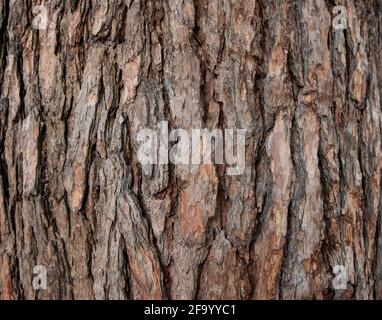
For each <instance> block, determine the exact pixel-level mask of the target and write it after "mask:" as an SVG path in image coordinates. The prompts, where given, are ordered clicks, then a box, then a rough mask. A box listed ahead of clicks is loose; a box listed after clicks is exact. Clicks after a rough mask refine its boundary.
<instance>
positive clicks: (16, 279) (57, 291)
mask: <svg viewBox="0 0 382 320" xmlns="http://www.w3.org/2000/svg"><path fill="white" fill-rule="evenodd" d="M40 4H41V5H44V6H45V7H46V8H47V12H48V26H47V28H46V29H45V30H39V29H36V28H33V19H34V18H35V15H34V13H33V10H32V9H33V6H35V5H40ZM341 4H343V5H345V6H346V8H347V17H348V27H347V29H346V30H336V29H334V28H333V27H332V20H333V13H332V10H333V7H334V6H336V5H341ZM381 10H382V1H381V0H364V1H359V0H343V1H340V0H299V1H297V0H295V1H292V0H241V1H238V0H208V1H207V0H71V1H69V0H68V1H62V0H49V1H48V0H47V1H37V0H36V1H35V0H33V1H31V0H1V2H0V28H1V35H0V81H1V82H0V175H1V179H0V298H1V299H195V298H198V299H253V298H254V299H305V298H307V299H351V298H355V299H381V298H382V230H381V217H382V177H381V173H382V150H381V148H382V141H381V134H382V124H381V121H382V117H381V115H382V110H381V92H382V91H381V90H382V56H381V48H382V19H381ZM160 121H168V122H169V126H170V128H172V129H174V128H184V129H190V128H208V129H210V130H212V129H224V128H246V129H247V135H246V168H245V172H244V174H243V175H238V176H229V175H227V174H226V170H227V167H226V166H225V165H200V166H175V165H172V164H169V165H158V166H153V167H152V170H151V173H150V174H149V175H145V174H143V172H142V166H141V165H140V164H139V163H138V159H137V150H138V148H139V145H138V142H137V141H136V139H135V138H136V136H137V133H138V131H139V130H140V129H142V128H147V127H149V128H156V126H157V124H158V123H159V122H160ZM35 265H43V266H46V267H47V270H48V286H47V289H46V290H34V289H33V287H32V281H33V277H34V275H33V268H34V266H35ZM336 265H343V266H345V268H346V273H347V289H345V290H334V288H333V279H334V277H335V276H336V275H335V273H334V271H333V268H334V266H336Z"/></svg>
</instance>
